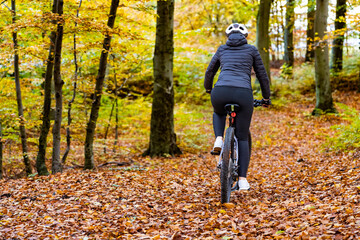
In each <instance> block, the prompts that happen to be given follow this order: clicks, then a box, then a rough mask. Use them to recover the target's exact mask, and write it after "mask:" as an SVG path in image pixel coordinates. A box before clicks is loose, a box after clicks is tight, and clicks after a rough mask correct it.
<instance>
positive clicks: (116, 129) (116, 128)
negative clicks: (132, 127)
mask: <svg viewBox="0 0 360 240" xmlns="http://www.w3.org/2000/svg"><path fill="white" fill-rule="evenodd" d="M114 81H115V141H114V148H113V152H114V153H115V152H116V146H117V144H118V138H119V132H118V126H119V106H118V92H117V88H118V86H117V79H116V67H115V66H114Z"/></svg>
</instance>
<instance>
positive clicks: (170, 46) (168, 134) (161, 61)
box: [144, 0, 181, 156]
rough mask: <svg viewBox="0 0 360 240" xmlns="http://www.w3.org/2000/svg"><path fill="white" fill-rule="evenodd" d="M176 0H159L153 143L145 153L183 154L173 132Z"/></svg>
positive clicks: (153, 105) (152, 129)
mask: <svg viewBox="0 0 360 240" xmlns="http://www.w3.org/2000/svg"><path fill="white" fill-rule="evenodd" d="M174 5H175V1H174V0H168V1H157V15H158V17H157V19H156V40H155V52H154V59H153V65H154V95H153V103H152V112H151V125H150V144H149V148H148V150H147V151H146V152H145V153H144V154H148V155H150V156H160V155H167V154H171V155H174V154H180V153H181V151H180V149H179V148H178V146H177V145H176V135H175V132H174V85H173V57H174V39H173V34H174Z"/></svg>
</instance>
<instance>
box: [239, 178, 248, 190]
mask: <svg viewBox="0 0 360 240" xmlns="http://www.w3.org/2000/svg"><path fill="white" fill-rule="evenodd" d="M238 186H239V190H249V189H250V184H249V183H248V181H247V180H246V179H240V180H239V181H238Z"/></svg>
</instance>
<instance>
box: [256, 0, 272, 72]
mask: <svg viewBox="0 0 360 240" xmlns="http://www.w3.org/2000/svg"><path fill="white" fill-rule="evenodd" d="M271 3H272V0H260V5H259V11H258V13H257V17H256V47H257V48H258V50H259V53H260V56H261V58H262V60H263V62H264V66H265V69H266V72H267V74H268V76H269V79H271V75H270V55H269V47H270V37H269V19H270V9H271Z"/></svg>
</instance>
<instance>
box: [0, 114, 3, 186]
mask: <svg viewBox="0 0 360 240" xmlns="http://www.w3.org/2000/svg"><path fill="white" fill-rule="evenodd" d="M2 141H3V139H2V127H1V118H0V179H2V178H3V166H2V160H3V144H2Z"/></svg>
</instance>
